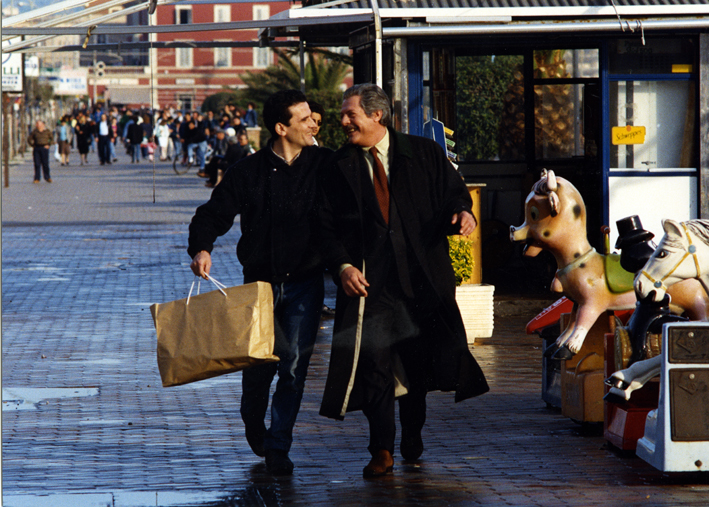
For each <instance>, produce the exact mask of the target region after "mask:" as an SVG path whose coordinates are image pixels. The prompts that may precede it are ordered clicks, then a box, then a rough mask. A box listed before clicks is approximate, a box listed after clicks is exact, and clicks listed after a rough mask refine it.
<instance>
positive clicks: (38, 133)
mask: <svg viewBox="0 0 709 507" xmlns="http://www.w3.org/2000/svg"><path fill="white" fill-rule="evenodd" d="M27 144H29V145H30V146H32V158H33V159H34V182H35V183H39V179H40V176H41V173H40V168H41V171H42V172H43V173H44V181H46V182H47V183H51V182H52V178H50V176H49V147H50V146H51V145H52V144H54V135H53V134H52V131H51V130H49V129H47V127H46V126H45V124H44V122H43V121H42V120H37V123H36V124H35V129H34V130H33V131H32V132H31V133H30V135H29V137H28V138H27Z"/></svg>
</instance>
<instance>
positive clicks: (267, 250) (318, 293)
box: [188, 90, 332, 475]
mask: <svg viewBox="0 0 709 507" xmlns="http://www.w3.org/2000/svg"><path fill="white" fill-rule="evenodd" d="M263 120H264V124H265V125H266V128H268V130H269V131H270V132H271V136H272V137H271V140H270V141H269V142H268V144H267V146H266V147H265V148H263V149H262V150H260V151H258V152H257V153H255V154H254V155H252V156H250V157H247V158H245V159H243V160H241V161H240V162H238V163H236V164H235V165H233V166H232V167H231V168H230V169H229V170H228V171H227V172H226V174H225V175H224V178H223V179H222V181H221V183H220V184H219V185H217V186H216V188H215V189H214V191H213V192H212V197H211V198H210V200H209V202H207V203H206V204H203V205H202V206H200V207H199V208H197V212H196V213H195V216H194V218H193V219H192V223H191V224H190V236H189V248H188V253H189V254H190V256H191V257H192V258H193V261H192V264H191V266H190V267H191V268H192V271H193V272H194V273H195V275H197V276H201V277H204V278H206V277H207V276H208V275H209V271H210V269H211V265H212V259H211V255H210V252H211V251H212V247H213V245H214V241H215V240H216V239H217V237H218V236H221V235H223V234H225V233H226V232H227V231H228V230H229V229H230V228H231V226H232V225H233V223H234V218H235V217H236V215H241V220H240V224H241V238H240V239H239V243H238V245H237V248H236V254H237V256H238V258H239V261H240V262H241V265H242V266H243V269H244V282H245V283H250V282H256V281H263V282H269V283H271V286H272V288H273V301H274V327H275V333H276V343H275V347H274V354H275V355H277V356H278V357H279V358H280V361H279V362H278V363H269V364H264V365H259V366H252V367H250V368H247V369H246V370H244V372H243V378H242V388H243V395H242V398H241V417H242V419H243V421H244V427H245V428H244V429H245V431H246V439H247V441H248V443H249V445H250V446H251V449H252V450H253V451H254V453H255V454H257V455H258V456H265V457H266V467H267V469H268V471H269V472H271V473H272V474H274V475H287V474H291V473H292V472H293V463H292V462H291V460H290V458H289V457H288V452H289V450H290V447H291V444H292V442H293V426H294V424H295V419H296V416H297V415H298V410H299V408H300V401H301V399H302V396H303V388H304V386H305V376H306V372H307V369H308V364H309V362H310V356H311V354H312V351H313V346H314V344H315V337H316V335H317V332H318V327H319V322H320V310H321V308H322V302H323V292H324V289H323V270H322V261H321V258H320V255H319V253H318V238H317V236H316V233H317V231H318V229H319V221H318V215H317V209H316V203H317V192H316V189H317V185H316V184H317V173H318V168H319V165H320V164H321V163H322V161H323V160H324V159H325V158H326V157H328V156H330V155H331V154H332V152H331V151H330V150H327V149H324V148H317V147H314V146H312V144H313V136H312V128H313V126H314V124H313V120H312V119H311V118H310V108H309V107H308V104H307V102H306V99H305V96H304V95H303V94H302V93H301V92H299V91H297V90H286V91H281V92H277V93H275V94H273V95H272V96H271V97H270V98H269V99H268V100H267V101H266V103H265V104H264V108H263ZM276 372H278V383H277V385H276V391H275V393H274V395H273V399H272V402H271V426H270V428H269V429H268V430H266V426H265V424H264V418H265V416H266V409H267V408H268V398H269V389H270V386H271V382H272V381H273V377H274V375H275V374H276Z"/></svg>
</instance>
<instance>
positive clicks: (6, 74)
mask: <svg viewBox="0 0 709 507" xmlns="http://www.w3.org/2000/svg"><path fill="white" fill-rule="evenodd" d="M2 91H4V92H21V91H22V55H21V54H20V53H3V55H2Z"/></svg>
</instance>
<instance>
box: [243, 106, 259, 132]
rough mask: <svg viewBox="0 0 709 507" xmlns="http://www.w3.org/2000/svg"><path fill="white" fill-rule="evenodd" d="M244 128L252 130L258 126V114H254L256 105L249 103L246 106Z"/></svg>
mask: <svg viewBox="0 0 709 507" xmlns="http://www.w3.org/2000/svg"><path fill="white" fill-rule="evenodd" d="M244 126H245V127H247V128H252V127H256V126H258V114H257V113H256V104H254V103H253V102H249V103H248V104H247V105H246V114H244Z"/></svg>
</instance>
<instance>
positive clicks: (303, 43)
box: [298, 39, 305, 93]
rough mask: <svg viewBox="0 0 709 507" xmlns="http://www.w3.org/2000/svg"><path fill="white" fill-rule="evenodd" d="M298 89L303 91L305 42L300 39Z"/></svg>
mask: <svg viewBox="0 0 709 507" xmlns="http://www.w3.org/2000/svg"><path fill="white" fill-rule="evenodd" d="M298 51H299V53H300V91H301V92H303V93H305V42H304V41H303V40H302V39H301V40H300V47H299V48H298Z"/></svg>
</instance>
